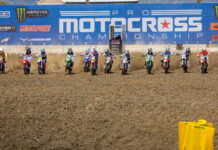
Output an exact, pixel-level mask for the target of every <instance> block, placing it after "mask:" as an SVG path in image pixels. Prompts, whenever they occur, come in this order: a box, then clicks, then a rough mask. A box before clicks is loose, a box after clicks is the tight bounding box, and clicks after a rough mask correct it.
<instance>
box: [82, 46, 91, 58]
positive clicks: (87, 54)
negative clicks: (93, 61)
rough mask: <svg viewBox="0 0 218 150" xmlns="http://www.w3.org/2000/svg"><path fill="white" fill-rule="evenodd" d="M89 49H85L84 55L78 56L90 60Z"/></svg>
mask: <svg viewBox="0 0 218 150" xmlns="http://www.w3.org/2000/svg"><path fill="white" fill-rule="evenodd" d="M90 51H91V50H90V48H86V51H85V53H84V54H81V55H80V56H85V57H89V58H90V54H91V53H90Z"/></svg>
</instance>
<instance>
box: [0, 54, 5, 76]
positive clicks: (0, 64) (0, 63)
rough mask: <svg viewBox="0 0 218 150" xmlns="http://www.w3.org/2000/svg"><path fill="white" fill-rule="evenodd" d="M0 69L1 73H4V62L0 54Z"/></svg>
mask: <svg viewBox="0 0 218 150" xmlns="http://www.w3.org/2000/svg"><path fill="white" fill-rule="evenodd" d="M0 71H1V72H2V74H3V73H5V62H4V60H3V57H2V56H0Z"/></svg>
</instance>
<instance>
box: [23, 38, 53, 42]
mask: <svg viewBox="0 0 218 150" xmlns="http://www.w3.org/2000/svg"><path fill="white" fill-rule="evenodd" d="M20 40H21V41H23V42H49V41H51V38H20Z"/></svg>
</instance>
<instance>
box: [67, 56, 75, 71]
mask: <svg viewBox="0 0 218 150" xmlns="http://www.w3.org/2000/svg"><path fill="white" fill-rule="evenodd" d="M65 62H66V65H65V72H67V71H68V74H71V73H72V70H73V69H72V68H73V62H72V60H71V56H67V58H66V60H65Z"/></svg>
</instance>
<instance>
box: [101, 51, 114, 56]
mask: <svg viewBox="0 0 218 150" xmlns="http://www.w3.org/2000/svg"><path fill="white" fill-rule="evenodd" d="M103 56H105V57H112V56H113V55H112V53H111V52H104V54H103Z"/></svg>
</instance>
